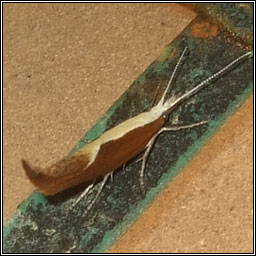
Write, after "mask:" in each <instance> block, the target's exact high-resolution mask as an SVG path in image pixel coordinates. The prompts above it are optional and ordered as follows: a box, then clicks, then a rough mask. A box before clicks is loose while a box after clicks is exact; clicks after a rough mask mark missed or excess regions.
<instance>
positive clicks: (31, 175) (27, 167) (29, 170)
mask: <svg viewBox="0 0 256 256" xmlns="http://www.w3.org/2000/svg"><path fill="white" fill-rule="evenodd" d="M21 163H22V166H23V168H24V170H25V173H26V174H27V176H28V177H29V178H30V179H35V178H36V177H37V175H38V173H37V172H36V171H35V170H34V169H33V168H32V167H31V166H30V165H29V164H28V162H27V161H26V160H24V159H21Z"/></svg>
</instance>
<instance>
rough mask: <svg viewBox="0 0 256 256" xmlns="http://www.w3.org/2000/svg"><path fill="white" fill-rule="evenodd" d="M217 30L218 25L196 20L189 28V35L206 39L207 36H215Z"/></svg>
mask: <svg viewBox="0 0 256 256" xmlns="http://www.w3.org/2000/svg"><path fill="white" fill-rule="evenodd" d="M218 32H219V28H218V26H217V25H216V24H214V23H211V22H209V21H203V22H197V23H195V24H193V25H192V28H191V35H192V36H193V37H195V38H198V37H201V38H203V39H208V38H209V37H216V36H217V35H218Z"/></svg>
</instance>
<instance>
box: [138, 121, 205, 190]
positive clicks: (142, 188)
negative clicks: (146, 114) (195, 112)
mask: <svg viewBox="0 0 256 256" xmlns="http://www.w3.org/2000/svg"><path fill="white" fill-rule="evenodd" d="M206 123H208V121H201V122H198V123H194V124H189V125H183V126H176V127H163V128H162V129H161V130H159V131H158V132H157V133H156V134H155V135H154V136H153V137H152V139H151V140H150V141H149V142H148V144H147V146H146V150H145V153H144V155H143V157H142V158H141V159H139V160H137V161H140V160H142V164H141V169H140V186H141V190H142V191H143V192H144V193H145V186H144V171H145V168H146V162H147V159H148V156H149V153H150V151H151V149H152V147H153V145H154V143H155V141H156V138H157V137H158V135H159V134H161V133H162V132H169V131H178V130H182V129H189V128H193V127H196V126H199V125H203V124H206ZM137 161H136V162H137Z"/></svg>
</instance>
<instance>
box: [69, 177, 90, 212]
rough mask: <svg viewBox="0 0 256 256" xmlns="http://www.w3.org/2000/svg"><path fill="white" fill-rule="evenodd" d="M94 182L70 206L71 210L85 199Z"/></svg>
mask: <svg viewBox="0 0 256 256" xmlns="http://www.w3.org/2000/svg"><path fill="white" fill-rule="evenodd" d="M94 185H95V184H94V182H93V183H92V184H90V185H89V186H88V187H87V188H86V189H85V190H84V191H83V193H82V194H81V195H80V196H79V197H78V198H77V199H76V201H75V202H74V203H73V204H72V205H71V207H70V208H71V209H73V208H74V207H75V206H76V205H77V204H78V203H79V202H80V201H81V200H82V199H83V198H85V197H86V196H87V194H88V193H89V192H90V190H91V189H92V188H93V186H94Z"/></svg>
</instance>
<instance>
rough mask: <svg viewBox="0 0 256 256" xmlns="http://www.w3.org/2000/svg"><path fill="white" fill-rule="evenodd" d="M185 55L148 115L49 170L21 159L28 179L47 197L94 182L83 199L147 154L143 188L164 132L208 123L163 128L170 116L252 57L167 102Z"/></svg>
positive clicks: (242, 56) (134, 120)
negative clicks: (98, 183) (153, 152)
mask: <svg viewBox="0 0 256 256" xmlns="http://www.w3.org/2000/svg"><path fill="white" fill-rule="evenodd" d="M186 51H187V48H185V49H184V50H183V51H182V53H181V56H180V57H179V60H178V62H177V64H176V66H175V68H174V71H173V73H172V75H171V78H170V80H169V82H168V84H167V87H166V89H165V91H164V93H163V95H162V97H161V99H160V100H159V102H158V103H157V104H156V105H155V106H153V107H152V108H151V109H150V110H149V111H146V112H143V113H140V114H138V115H136V116H134V117H132V118H130V119H128V120H126V121H124V122H122V123H120V124H118V125H117V126H115V127H114V128H112V129H110V130H107V131H106V132H105V133H103V134H102V135H101V136H99V137H98V138H97V139H95V140H93V141H92V142H90V143H89V144H87V145H86V146H84V147H83V148H81V149H80V150H78V151H77V152H75V153H74V154H73V155H69V156H66V157H64V158H62V159H61V160H59V161H58V162H56V163H55V164H53V165H51V166H49V167H47V168H40V167H32V166H31V165H30V164H29V163H28V162H27V161H25V160H23V159H22V160H21V161H22V165H23V168H24V170H25V173H26V175H27V177H28V179H29V180H30V181H31V182H32V183H33V184H34V186H35V187H37V188H38V189H39V190H40V191H41V192H42V193H43V194H45V195H55V194H57V193H59V192H62V191H63V190H66V189H68V188H71V187H73V186H76V185H79V184H81V183H85V182H91V185H90V186H89V187H88V188H87V189H86V191H85V192H84V193H83V196H84V195H85V194H86V193H87V192H88V191H89V189H90V188H91V187H93V184H94V181H95V180H96V179H98V178H100V177H103V181H102V185H101V187H100V190H99V192H100V191H101V189H102V188H103V186H104V184H105V183H106V181H107V178H108V177H109V176H110V175H111V174H112V173H113V172H114V171H115V170H116V169H117V168H119V167H120V166H122V165H124V164H125V163H127V162H128V161H129V160H131V159H132V158H134V157H136V156H137V155H138V154H139V153H141V152H142V151H145V152H144V155H143V157H142V166H141V170H140V183H141V186H142V187H143V173H144V170H145V166H146V161H147V157H148V155H149V152H150V150H151V148H152V146H153V144H154V142H155V140H156V138H157V136H158V135H159V134H160V133H162V132H166V131H174V130H180V129H186V128H192V127H195V126H198V125H204V124H206V123H207V121H202V122H199V123H195V124H190V125H186V126H180V127H164V124H165V122H166V120H167V117H168V115H169V114H170V113H171V112H172V111H173V110H174V109H175V108H176V107H177V106H178V105H179V104H181V103H183V102H184V101H185V100H187V99H189V98H191V97H192V96H194V95H195V94H197V93H198V92H199V91H200V90H202V89H203V88H205V87H206V86H208V85H209V84H210V82H211V81H212V80H213V79H215V78H217V77H219V76H220V75H222V74H223V73H224V72H225V71H227V70H228V69H230V68H231V67H233V66H234V65H235V64H237V63H238V62H239V61H240V60H242V59H245V58H247V57H248V56H249V55H251V53H252V52H247V53H245V54H243V55H241V56H240V57H238V58H236V59H235V60H233V61H232V62H231V63H229V64H228V65H226V66H225V67H223V68H222V69H221V70H219V71H218V72H216V73H215V74H213V75H212V76H210V77H208V78H207V79H205V80H204V81H202V82H201V83H199V84H198V85H197V86H195V87H194V88H193V89H191V90H189V91H187V92H186V93H184V94H183V95H182V96H180V97H171V98H169V99H168V98H167V95H168V92H169V90H170V88H171V85H172V81H173V78H174V75H175V73H176V71H177V69H178V67H179V66H180V63H181V61H182V58H183V57H184V55H185V52H186ZM97 196H98V195H97ZM97 196H96V198H97Z"/></svg>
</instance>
